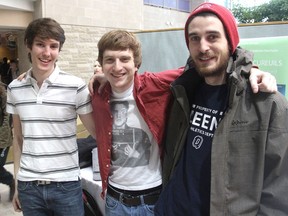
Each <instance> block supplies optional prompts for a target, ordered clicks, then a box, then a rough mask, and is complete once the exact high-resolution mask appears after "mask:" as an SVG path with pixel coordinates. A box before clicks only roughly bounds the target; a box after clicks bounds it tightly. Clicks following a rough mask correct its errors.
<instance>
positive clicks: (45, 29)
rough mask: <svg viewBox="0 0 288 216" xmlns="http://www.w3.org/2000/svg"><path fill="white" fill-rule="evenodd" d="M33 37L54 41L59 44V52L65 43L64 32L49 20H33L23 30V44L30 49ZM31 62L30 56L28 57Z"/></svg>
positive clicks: (56, 23)
mask: <svg viewBox="0 0 288 216" xmlns="http://www.w3.org/2000/svg"><path fill="white" fill-rule="evenodd" d="M35 37H39V38H41V39H51V38H52V39H54V40H57V41H59V42H60V47H59V51H60V50H61V48H62V46H63V44H64V42H65V39H66V38H65V32H64V30H63V28H62V27H61V26H60V24H59V23H58V22H56V21H55V20H54V19H51V18H39V19H36V20H33V21H32V22H31V23H30V24H29V25H28V27H27V28H26V30H25V35H24V44H25V45H26V46H27V47H28V48H29V49H32V45H33V41H34V39H35ZM29 60H30V62H31V56H30V55H29Z"/></svg>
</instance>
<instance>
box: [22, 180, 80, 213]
mask: <svg viewBox="0 0 288 216" xmlns="http://www.w3.org/2000/svg"><path fill="white" fill-rule="evenodd" d="M18 197H19V200H20V203H21V207H22V211H23V215H24V216H32V215H35V216H36V215H37V216H84V206H83V200H82V188H81V181H70V182H53V183H51V184H49V185H37V184H36V182H23V181H18Z"/></svg>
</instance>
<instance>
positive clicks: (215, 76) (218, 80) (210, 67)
mask: <svg viewBox="0 0 288 216" xmlns="http://www.w3.org/2000/svg"><path fill="white" fill-rule="evenodd" d="M188 38H189V51H190V55H191V58H192V60H193V62H194V65H195V68H196V70H197V72H198V73H199V75H200V76H203V77H204V79H205V81H206V83H208V84H210V85H220V84H223V83H225V74H226V72H225V71H226V68H227V64H228V60H229V56H230V53H229V43H228V40H227V38H226V34H225V31H224V27H223V24H222V23H221V21H220V20H219V19H218V17H216V16H213V15H210V16H196V17H195V18H193V19H192V21H191V22H190V24H189V26H188Z"/></svg>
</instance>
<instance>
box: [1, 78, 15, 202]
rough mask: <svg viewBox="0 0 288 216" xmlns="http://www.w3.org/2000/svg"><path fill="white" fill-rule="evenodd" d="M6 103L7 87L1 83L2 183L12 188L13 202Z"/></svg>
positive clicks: (9, 127) (13, 186)
mask: <svg viewBox="0 0 288 216" xmlns="http://www.w3.org/2000/svg"><path fill="white" fill-rule="evenodd" d="M6 101H7V95H6V89H5V85H4V84H3V83H0V183H2V184H6V185H8V186H9V187H10V193H9V200H10V201H12V199H13V195H14V190H15V184H14V178H13V175H12V174H11V173H10V172H8V171H7V170H6V169H5V167H4V165H5V163H6V159H7V155H8V152H9V148H10V146H11V145H12V130H11V126H10V122H9V115H8V113H7V112H6ZM0 199H1V195H0Z"/></svg>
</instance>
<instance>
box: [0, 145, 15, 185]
mask: <svg viewBox="0 0 288 216" xmlns="http://www.w3.org/2000/svg"><path fill="white" fill-rule="evenodd" d="M8 152H9V147H6V148H0V183H3V184H6V185H11V184H12V183H13V181H14V180H13V175H12V174H11V173H10V172H8V171H7V170H6V169H5V168H4V165H5V163H6V159H7V155H8Z"/></svg>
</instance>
